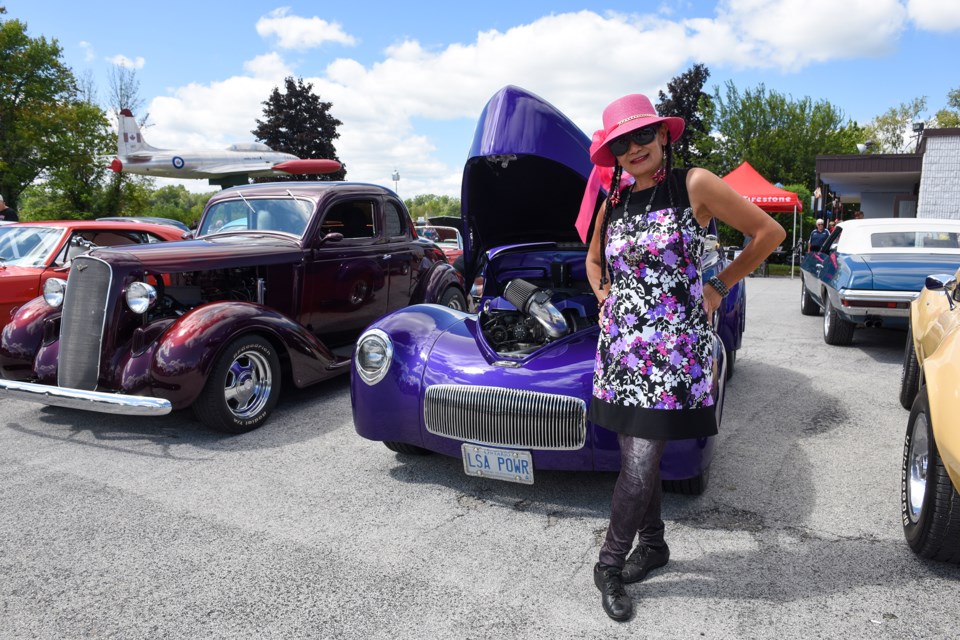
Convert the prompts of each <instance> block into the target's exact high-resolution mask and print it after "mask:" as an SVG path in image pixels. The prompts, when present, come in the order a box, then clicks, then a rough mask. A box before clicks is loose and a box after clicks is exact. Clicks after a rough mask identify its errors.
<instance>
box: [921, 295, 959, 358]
mask: <svg viewBox="0 0 960 640" xmlns="http://www.w3.org/2000/svg"><path fill="white" fill-rule="evenodd" d="M948 295H949V294H948V293H945V292H943V291H931V290H930V289H927V288H926V287H924V288H923V289H921V290H920V295H919V297H917V298H916V299H915V300H914V301H913V302H911V303H910V326H911V327H913V352H914V353H916V354H917V361H918V362H919V363H920V364H923V361H924V358H925V357H926V355H927V354H930V353H933V352H935V351H936V350H937V348H938V346H939V345H940V341H941V340H942V339H943V336H944V335H945V334H946V333H947V332H948V331H949V330H950V328H951V325H952V324H954V323H953V322H951V320H952V318H951V315H952V314H950V302H949V300H947V296H948Z"/></svg>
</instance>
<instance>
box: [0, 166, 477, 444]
mask: <svg viewBox="0 0 960 640" xmlns="http://www.w3.org/2000/svg"><path fill="white" fill-rule="evenodd" d="M416 302H438V303H441V304H443V305H445V306H448V307H451V308H454V309H461V310H463V309H466V306H467V303H466V298H465V292H464V289H463V278H462V276H460V274H459V273H457V271H456V270H455V269H454V268H453V267H452V266H451V265H450V264H449V263H447V261H446V259H445V258H444V256H443V253H442V252H441V251H440V249H439V248H437V247H436V245H434V244H433V243H431V242H428V241H426V240H422V239H420V238H418V237H417V234H416V230H415V229H414V225H413V221H412V220H411V219H410V214H409V213H408V212H407V209H406V208H405V207H404V205H403V203H402V202H401V201H400V199H399V198H398V197H397V195H396V194H395V193H393V192H392V191H390V190H389V189H385V188H382V187H378V186H374V185H369V184H357V183H346V182H285V183H274V184H257V185H247V186H240V187H234V188H232V189H227V190H224V191H222V192H220V193H218V194H217V195H215V196H214V197H213V198H211V199H210V201H209V203H208V204H207V206H206V209H205V210H204V214H203V217H202V219H201V221H200V226H199V228H198V231H197V239H193V240H186V241H184V242H178V243H169V244H155V245H149V246H138V247H130V248H113V249H98V250H95V251H93V252H91V253H90V254H89V255H86V256H83V257H79V258H77V259H76V260H74V262H73V269H72V270H71V272H70V277H69V278H68V279H67V280H63V279H59V278H52V279H50V280H48V281H47V282H46V283H45V285H44V295H43V297H41V298H37V299H35V300H32V301H30V302H28V303H27V304H25V305H23V307H21V308H20V310H19V311H18V312H17V313H16V314H15V315H14V316H13V318H12V319H11V322H10V323H9V324H8V325H7V326H6V327H5V329H4V331H3V336H2V340H0V373H2V375H3V377H4V378H5V380H0V397H8V398H17V399H21V400H29V401H34V402H39V403H43V404H51V405H58V406H66V407H74V408H79V409H87V410H92V411H102V412H110V413H123V414H127V415H159V414H164V413H168V412H169V411H171V410H172V409H181V408H185V407H188V406H192V407H193V409H194V410H195V412H196V414H197V415H198V417H199V418H200V419H201V421H202V422H204V423H205V424H207V425H208V426H210V427H212V428H214V429H217V430H220V431H225V432H229V433H242V432H245V431H249V430H251V429H254V428H256V427H258V426H260V425H261V424H263V422H264V420H266V418H267V416H268V415H269V413H270V411H271V410H272V409H273V408H274V406H275V405H276V402H277V398H278V395H279V392H280V385H281V381H282V382H283V383H292V384H293V385H295V386H297V387H304V386H306V385H309V384H313V383H315V382H319V381H321V380H324V379H327V378H330V377H332V376H335V375H338V374H340V373H346V372H347V371H348V370H349V366H350V353H351V351H352V348H353V341H354V340H355V339H356V337H357V336H358V335H359V333H360V332H361V331H362V330H363V329H364V327H366V326H367V325H369V324H370V323H371V322H373V321H374V320H376V319H377V318H379V317H380V316H382V315H384V314H386V313H388V312H390V311H393V310H396V309H399V308H401V307H405V306H407V305H409V304H411V303H416Z"/></svg>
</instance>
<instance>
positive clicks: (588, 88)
mask: <svg viewBox="0 0 960 640" xmlns="http://www.w3.org/2000/svg"><path fill="white" fill-rule="evenodd" d="M0 4H4V5H5V6H6V8H7V16H6V17H7V18H16V19H19V20H22V21H24V22H26V23H27V25H28V30H29V33H30V34H31V35H32V36H40V35H42V36H45V37H47V38H55V39H56V40H57V41H58V42H59V43H60V45H61V46H62V47H63V51H64V60H65V62H66V63H67V64H68V65H69V66H70V67H71V68H72V69H73V70H74V72H75V73H77V75H78V76H83V75H86V74H89V75H90V77H92V79H93V80H94V83H95V86H96V87H97V88H98V90H99V92H100V98H101V101H102V102H104V103H106V98H107V94H108V86H109V85H108V73H109V71H110V69H111V68H112V67H113V66H114V65H116V64H122V65H127V66H130V67H131V68H134V69H136V74H137V79H138V80H139V82H140V97H141V99H142V100H143V101H144V103H145V104H146V107H145V111H147V112H149V124H150V125H151V126H149V128H148V129H146V130H145V137H146V138H147V139H148V140H149V142H150V143H151V144H153V145H155V146H160V147H185V146H186V147H193V148H197V147H209V148H222V147H225V146H227V145H228V144H230V143H232V142H246V141H252V140H253V136H252V134H251V133H250V131H251V129H253V128H254V126H255V120H256V119H257V118H259V117H261V116H262V104H261V103H262V102H263V101H264V100H265V99H266V98H267V97H268V96H269V94H270V92H271V91H272V90H273V88H274V87H276V86H279V85H282V82H283V78H284V77H285V76H287V75H293V76H297V77H303V78H304V79H305V80H307V81H308V82H312V83H313V85H314V90H315V91H316V92H317V93H318V94H319V95H320V97H321V98H322V99H323V100H325V101H329V102H332V103H333V108H332V112H333V115H334V116H335V117H337V118H338V119H340V120H341V121H342V122H343V125H342V126H341V127H340V133H341V137H340V139H338V140H337V141H336V143H335V144H336V147H337V151H338V154H339V156H340V158H341V159H342V160H343V161H344V162H346V163H347V165H348V169H349V174H348V178H349V179H351V180H361V181H369V182H376V183H381V184H385V185H388V186H393V181H392V180H391V174H392V173H393V171H394V170H395V169H396V170H398V171H399V173H400V181H399V184H398V190H399V192H400V195H401V196H403V197H405V198H406V197H411V196H413V195H416V194H419V193H437V194H447V195H454V196H459V192H460V186H459V185H460V174H461V171H462V168H463V163H464V161H465V159H466V157H465V156H466V152H467V149H468V148H469V145H470V141H471V137H472V133H473V128H474V126H475V124H476V118H477V116H478V115H479V113H480V111H481V110H482V108H483V106H484V104H485V103H486V101H487V99H488V98H489V97H490V96H491V95H493V93H494V92H495V91H497V90H498V89H499V88H501V87H503V86H504V85H507V84H514V85H518V86H521V87H524V88H525V89H528V90H530V91H533V92H534V93H537V94H538V95H540V96H541V97H543V98H545V99H547V100H548V101H550V102H551V103H553V104H554V105H556V106H557V107H558V108H559V109H560V110H561V111H563V112H564V113H565V114H567V115H568V116H569V117H571V118H572V119H573V120H574V121H575V122H576V123H577V124H578V125H580V126H581V127H582V128H583V129H584V131H585V132H586V133H587V134H588V135H589V134H590V133H592V132H593V130H594V129H596V128H598V127H599V126H600V114H601V112H602V110H603V107H604V106H605V105H606V104H607V103H609V102H610V101H611V100H614V99H616V98H618V97H620V96H621V95H624V94H627V93H636V92H640V93H647V94H648V95H650V96H651V98H652V99H653V100H654V102H656V100H657V98H656V95H657V91H658V90H660V89H663V88H664V87H665V85H666V83H667V82H668V81H669V80H670V79H671V78H673V77H674V76H676V75H679V74H680V73H683V72H684V71H685V70H687V69H689V68H690V66H691V65H693V64H695V63H698V62H699V63H703V64H705V65H706V66H707V67H708V69H709V70H710V73H711V75H710V79H709V81H708V83H707V88H708V90H712V88H713V87H715V86H722V85H723V83H725V82H726V81H728V80H732V81H733V82H734V83H735V84H736V86H737V87H738V88H740V89H741V90H742V89H745V88H753V87H756V86H757V85H759V84H760V83H763V84H765V85H766V87H767V88H768V89H774V90H777V91H779V92H782V93H785V94H789V95H792V96H793V97H794V98H801V97H804V96H809V97H810V98H812V99H813V100H828V101H830V102H831V103H832V104H834V105H835V106H837V107H839V108H840V109H841V110H842V111H843V112H844V114H845V116H846V117H847V119H849V120H856V121H858V122H859V123H861V124H864V123H866V122H868V121H869V120H871V119H872V118H873V117H875V116H877V115H879V114H881V113H883V112H884V111H886V110H887V109H888V108H890V107H893V106H896V105H898V104H900V103H902V102H907V101H909V100H912V99H913V98H915V97H919V96H926V97H927V105H928V111H927V113H925V114H923V115H924V116H926V117H930V116H932V115H933V114H934V113H935V112H936V111H937V110H938V109H940V108H943V107H944V106H945V104H946V96H947V92H948V91H949V90H951V89H955V88H960V77H958V76H957V74H956V73H955V71H954V70H953V67H955V65H956V61H957V60H960V0H720V1H714V2H707V1H684V0H676V1H674V2H670V3H657V2H643V1H642V0H641V1H639V2H638V1H636V0H634V1H632V2H623V1H620V0H607V1H605V2H573V1H567V0H551V1H550V2H545V1H543V0H526V1H524V2H519V1H517V0H513V1H510V2H507V1H502V0H484V1H483V2H466V3H456V4H455V5H450V4H446V5H444V4H442V3H435V2H430V3H427V2H403V1H397V0H395V1H393V2H380V1H378V0H372V1H371V0H368V1H365V2H350V1H346V2H343V1H341V2H282V3H269V2H245V1H243V0H236V1H233V2H220V1H204V0H194V1H193V2H186V1H183V0H164V1H163V2H157V3H144V2H137V3H126V4H121V3H117V2H115V1H114V2H103V1H101V0H87V1H85V2H76V1H74V0H70V1H67V0H6V1H4V0H0ZM137 115H138V116H139V115H140V114H137ZM851 152H854V150H851ZM185 184H187V185H188V187H189V188H190V189H191V190H194V191H205V190H208V189H209V187H208V186H207V185H206V182H205V181H186V182H185Z"/></svg>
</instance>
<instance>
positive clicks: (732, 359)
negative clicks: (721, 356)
mask: <svg viewBox="0 0 960 640" xmlns="http://www.w3.org/2000/svg"><path fill="white" fill-rule="evenodd" d="M736 365H737V350H736V349H734V350H733V351H727V380H729V379H730V378H732V377H733V370H734V369H735V368H736Z"/></svg>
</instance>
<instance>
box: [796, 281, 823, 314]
mask: <svg viewBox="0 0 960 640" xmlns="http://www.w3.org/2000/svg"><path fill="white" fill-rule="evenodd" d="M800 313H802V314H803V315H805V316H815V315H817V314H818V313H820V305H818V304H817V301H816V300H814V299H813V296H812V295H810V292H809V291H807V285H805V284H803V277H802V276H801V277H800Z"/></svg>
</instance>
